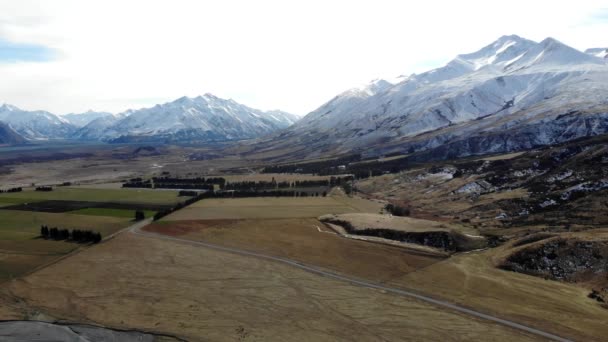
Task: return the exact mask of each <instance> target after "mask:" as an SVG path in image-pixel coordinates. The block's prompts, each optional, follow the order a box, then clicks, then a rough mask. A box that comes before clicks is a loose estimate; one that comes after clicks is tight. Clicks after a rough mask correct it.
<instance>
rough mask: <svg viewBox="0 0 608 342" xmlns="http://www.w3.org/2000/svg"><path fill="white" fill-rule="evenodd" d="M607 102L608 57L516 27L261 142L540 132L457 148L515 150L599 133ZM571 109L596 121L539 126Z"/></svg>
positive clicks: (409, 143)
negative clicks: (523, 33)
mask: <svg viewBox="0 0 608 342" xmlns="http://www.w3.org/2000/svg"><path fill="white" fill-rule="evenodd" d="M369 86H370V87H373V86H374V83H372V84H370V85H369ZM607 106H608V65H607V64H606V63H605V61H604V60H603V59H602V58H599V57H597V56H596V55H591V54H588V53H583V52H581V51H578V50H576V49H573V48H571V47H569V46H567V45H565V44H563V43H561V42H559V41H557V40H555V39H553V38H547V39H545V40H543V41H542V42H540V43H536V42H533V41H531V40H527V39H524V38H521V37H518V36H515V35H511V36H503V37H501V38H499V39H498V40H497V41H495V42H493V43H492V44H489V45H487V46H485V47H484V48H482V49H481V50H479V51H477V52H474V53H470V54H463V55H459V56H457V57H456V58H455V59H454V60H452V61H451V62H449V63H448V64H447V65H445V66H444V67H441V68H437V69H434V70H431V71H428V72H425V73H422V74H419V75H416V74H413V75H410V76H408V77H407V78H405V79H403V80H402V81H401V82H399V83H397V84H394V85H389V86H385V87H380V88H379V90H378V91H371V92H366V91H362V90H361V88H357V89H352V90H349V91H346V92H344V93H342V94H340V95H338V96H337V97H335V98H333V99H332V100H330V101H329V102H327V103H326V104H324V105H323V106H321V107H320V108H319V109H317V110H315V111H313V112H312V113H310V114H308V115H307V116H306V117H304V118H303V119H302V120H301V121H300V122H298V123H296V124H295V125H294V126H292V127H291V128H289V129H288V130H287V131H286V132H283V133H281V135H280V136H275V137H273V138H271V139H266V140H262V141H260V143H259V144H258V145H257V146H256V149H257V150H264V149H272V148H274V147H280V146H283V145H289V144H294V145H296V144H298V145H302V144H313V145H314V146H315V147H313V148H309V150H310V151H319V153H320V151H324V153H326V152H327V151H333V152H334V153H347V152H352V151H358V152H365V153H372V154H373V153H376V154H382V153H386V152H405V151H422V150H431V149H434V148H437V147H438V146H441V145H446V144H449V143H453V142H455V141H461V140H462V141H465V142H464V143H463V146H466V141H467V140H468V139H471V138H473V137H475V136H490V135H493V134H499V133H501V132H504V131H505V130H506V129H509V130H511V136H512V137H513V138H512V139H515V137H518V136H519V134H524V132H525V134H532V133H531V132H533V134H536V136H535V137H534V139H531V138H530V137H526V136H524V137H520V138H518V139H520V140H522V141H523V140H527V142H526V143H522V144H521V145H518V144H517V143H515V142H511V143H508V144H507V143H502V145H501V146H498V147H497V146H494V145H495V144H498V142H497V141H492V144H494V145H488V146H485V145H484V144H483V143H479V144H472V145H471V147H470V148H469V149H468V150H467V148H466V147H462V148H461V149H460V150H461V152H460V155H470V154H481V153H485V152H489V151H493V152H496V151H509V150H512V149H516V148H519V147H521V146H528V145H530V146H532V145H534V146H536V145H542V144H549V143H555V142H560V141H563V140H566V139H572V138H575V137H578V136H584V135H589V134H600V133H602V132H604V128H603V127H604V124H603V121H601V120H600V121H601V122H597V119H598V118H601V117H602V115H603V114H602V113H608V112H607V111H606V107H607ZM572 112H577V113H579V114H580V115H574V116H572V117H573V118H576V119H577V120H583V121H584V120H587V119H590V120H592V121H593V122H587V124H591V125H595V126H593V127H590V128H589V129H573V130H571V131H569V129H571V128H572V127H573V126H572V125H574V126H576V125H581V122H580V121H576V120H575V122H572V121H571V120H568V124H566V123H565V122H566V121H563V120H562V121H563V125H566V126H563V125H562V126H559V125H558V126H559V127H557V126H551V125H546V126H547V127H550V128H548V129H547V130H543V129H542V127H543V125H544V124H547V123H549V122H551V123H554V121H555V120H556V119H557V118H558V117H559V116H560V115H565V114H567V113H572ZM586 114H590V115H591V116H590V117H587V116H586ZM594 120H595V121H594ZM568 125H570V126H568ZM531 127H536V128H535V129H532V128H531ZM581 127H583V128H584V127H586V126H585V125H584V124H582V126H581ZM568 132H569V133H568ZM566 133H567V134H566ZM525 134H524V135H525ZM503 138H506V137H503ZM488 144H489V143H488ZM509 144H511V145H509ZM473 145H474V146H473ZM313 154H314V153H313Z"/></svg>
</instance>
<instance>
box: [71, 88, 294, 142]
mask: <svg viewBox="0 0 608 342" xmlns="http://www.w3.org/2000/svg"><path fill="white" fill-rule="evenodd" d="M123 115H124V118H122V119H120V120H115V121H109V122H105V123H102V122H99V121H94V122H92V123H91V124H93V123H95V124H99V125H100V127H102V126H104V124H106V123H109V124H108V125H105V128H103V130H101V131H100V130H99V129H97V130H96V131H97V132H96V133H95V134H96V135H95V138H96V139H102V140H105V141H115V142H128V141H144V140H158V141H223V140H239V139H249V138H255V137H259V136H262V135H264V134H268V133H271V132H274V131H276V130H279V129H282V128H286V127H289V126H290V125H292V124H293V123H294V122H296V121H297V120H298V117H297V116H295V115H292V114H289V113H285V112H281V111H268V112H264V111H260V110H257V109H253V108H249V107H247V106H244V105H242V104H239V103H237V102H235V101H234V100H225V99H221V98H218V97H216V96H214V95H211V94H205V95H203V96H198V97H195V98H189V97H182V98H179V99H177V100H175V101H173V102H169V103H165V104H159V105H156V106H154V107H151V108H144V109H140V110H132V111H129V112H128V113H123ZM111 120H114V119H111ZM91 124H89V125H88V126H91ZM88 126H87V127H84V129H87V130H90V129H89V128H90V127H88ZM80 136H81V137H89V136H91V137H92V135H91V134H80Z"/></svg>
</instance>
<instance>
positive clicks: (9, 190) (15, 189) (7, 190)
mask: <svg viewBox="0 0 608 342" xmlns="http://www.w3.org/2000/svg"><path fill="white" fill-rule="evenodd" d="M21 191H23V189H22V188H10V189H6V190H1V189H0V194H3V193H7V192H9V193H13V192H21Z"/></svg>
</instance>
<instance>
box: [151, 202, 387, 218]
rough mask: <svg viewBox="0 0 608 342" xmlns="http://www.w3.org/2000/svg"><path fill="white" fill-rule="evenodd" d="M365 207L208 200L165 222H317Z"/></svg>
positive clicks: (349, 203) (343, 203)
mask: <svg viewBox="0 0 608 342" xmlns="http://www.w3.org/2000/svg"><path fill="white" fill-rule="evenodd" d="M367 202H370V201H367ZM366 205H367V206H368V207H369V209H377V210H378V211H379V210H380V207H381V205H380V204H376V203H374V202H371V203H367V204H366ZM362 206H363V205H362V203H360V202H358V201H356V200H353V199H348V198H337V197H333V196H327V197H294V198H292V197H255V198H223V199H204V200H202V201H199V202H197V203H195V204H193V205H191V206H189V207H187V208H184V209H182V210H180V211H177V212H175V213H173V214H171V215H169V216H167V217H166V218H164V219H163V220H165V221H180V220H208V219H212V220H215V219H245V218H268V219H270V218H305V217H309V218H316V217H319V216H321V215H325V214H341V213H352V212H358V211H360V208H361V207H362ZM376 207H377V208H376Z"/></svg>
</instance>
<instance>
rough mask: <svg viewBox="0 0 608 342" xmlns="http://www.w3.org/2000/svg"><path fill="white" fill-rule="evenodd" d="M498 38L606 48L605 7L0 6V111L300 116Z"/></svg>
mask: <svg viewBox="0 0 608 342" xmlns="http://www.w3.org/2000/svg"><path fill="white" fill-rule="evenodd" d="M562 3H563V4H562ZM506 34H517V35H520V36H522V37H525V38H528V39H532V40H535V41H540V40H542V39H544V38H546V37H548V36H551V37H554V38H556V39H558V40H560V41H562V42H564V43H566V44H568V45H570V46H573V47H575V48H578V49H581V50H584V49H586V48H589V47H608V1H606V0H599V1H586V0H577V1H559V2H558V1H538V0H535V1H532V0H526V1H519V0H509V1H466V0H461V1H438V0H425V1H382V0H372V1H356V0H350V1H331V0H323V1H314V0H306V1H289V0H277V1H266V0H239V1H237V0H235V1H230V0H222V1H200V0H199V1H179V0H172V1H153V0H142V1H134V0H116V1H114V0H101V1H95V0H88V1H83V0H73V1H68V0H53V1H49V0H39V1H33V0H0V103H2V102H6V103H11V104H14V105H17V106H19V107H22V108H24V109H45V110H49V111H52V112H55V113H57V114H65V113H68V112H82V111H86V110H88V109H94V110H104V111H112V112H119V111H123V110H126V109H129V108H140V107H146V106H152V105H154V104H156V103H162V102H167V101H171V100H174V99H176V98H179V97H181V96H183V95H187V96H197V95H201V94H204V93H212V94H215V95H217V96H219V97H223V98H233V99H234V100H236V101H238V102H241V103H243V104H246V105H248V106H251V107H256V108H260V109H282V110H286V111H290V112H293V113H296V114H306V113H308V112H310V111H312V110H314V109H316V108H317V107H319V106H320V105H321V104H323V103H324V102H326V101H328V100H329V99H331V98H332V97H334V96H335V95H337V94H338V93H340V92H342V91H344V90H346V89H349V88H352V87H353V86H357V85H360V84H363V83H365V82H368V81H371V80H372V79H374V78H388V77H396V76H398V75H400V74H410V73H413V72H422V71H425V70H428V69H431V68H435V67H439V66H441V65H443V64H445V63H446V62H448V61H449V60H450V59H452V58H453V57H454V56H455V55H457V54H460V53H468V52H473V51H476V50H478V49H479V48H481V47H482V46H485V45H487V44H489V43H491V42H492V41H494V40H496V39H497V38H498V37H499V36H501V35H506Z"/></svg>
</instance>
